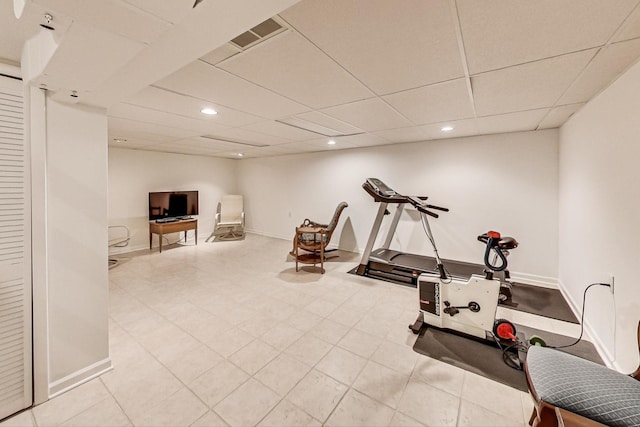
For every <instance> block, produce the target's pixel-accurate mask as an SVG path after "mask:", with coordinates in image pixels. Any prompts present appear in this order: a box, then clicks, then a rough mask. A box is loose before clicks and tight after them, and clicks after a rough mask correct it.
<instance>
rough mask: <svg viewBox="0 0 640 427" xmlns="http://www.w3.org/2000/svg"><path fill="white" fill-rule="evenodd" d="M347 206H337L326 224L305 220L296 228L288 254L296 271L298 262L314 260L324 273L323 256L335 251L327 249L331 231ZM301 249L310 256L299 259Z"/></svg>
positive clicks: (344, 204) (342, 204)
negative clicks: (293, 258)
mask: <svg viewBox="0 0 640 427" xmlns="http://www.w3.org/2000/svg"><path fill="white" fill-rule="evenodd" d="M347 206H349V205H348V204H347V203H346V202H341V203H340V204H338V206H337V207H336V210H335V212H334V213H333V217H332V218H331V221H330V222H329V223H328V224H324V223H320V222H317V221H313V220H310V219H309V218H307V219H305V220H304V221H303V223H302V224H301V225H300V226H299V227H297V228H296V235H295V237H294V238H293V250H292V251H291V252H290V253H291V255H293V256H294V257H295V258H296V270H297V262H298V261H302V262H305V260H315V261H317V262H319V263H320V264H321V268H322V269H323V271H324V261H325V259H326V257H325V254H326V253H327V252H331V251H334V250H335V249H327V246H328V245H329V242H330V241H331V236H332V235H333V231H334V230H335V228H336V226H337V225H338V220H339V219H340V215H341V214H342V211H343V210H344V209H345V208H346V207H347ZM301 249H302V250H304V251H307V252H308V253H310V255H308V256H306V257H302V258H301V256H300V253H299V251H300V250H301ZM313 264H315V262H313Z"/></svg>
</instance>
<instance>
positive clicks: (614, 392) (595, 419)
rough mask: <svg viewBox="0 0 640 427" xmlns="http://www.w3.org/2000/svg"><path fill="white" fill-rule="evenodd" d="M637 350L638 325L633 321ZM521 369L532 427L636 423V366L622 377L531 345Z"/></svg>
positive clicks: (639, 399)
mask: <svg viewBox="0 0 640 427" xmlns="http://www.w3.org/2000/svg"><path fill="white" fill-rule="evenodd" d="M638 346H639V348H638V349H639V351H640V323H639V324H638ZM524 368H525V373H526V377H527V385H528V387H529V392H530V393H531V396H532V397H533V400H534V403H535V406H534V409H533V413H532V414H531V419H530V420H529V424H530V425H532V426H539V427H546V426H552V427H556V426H603V425H605V426H614V427H615V426H637V425H640V367H639V368H638V369H636V371H635V372H634V373H633V374H631V375H624V374H622V373H619V372H617V371H614V370H612V369H609V368H607V367H605V366H602V365H598V364H597V363H593V362H591V361H588V360H584V359H581V358H579V357H577V356H573V355H570V354H568V353H564V352H561V351H558V350H555V349H552V348H546V347H536V346H532V347H530V348H529V351H528V352H527V360H526V362H525V366H524Z"/></svg>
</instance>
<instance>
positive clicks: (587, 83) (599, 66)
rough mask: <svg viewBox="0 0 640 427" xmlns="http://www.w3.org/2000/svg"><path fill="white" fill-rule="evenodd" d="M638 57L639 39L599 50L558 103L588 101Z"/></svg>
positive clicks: (639, 49)
mask: <svg viewBox="0 0 640 427" xmlns="http://www.w3.org/2000/svg"><path fill="white" fill-rule="evenodd" d="M638 56H640V39H636V40H629V41H626V42H621V43H615V44H612V45H609V46H607V47H604V48H602V49H600V51H599V52H598V54H597V55H596V56H595V58H593V60H592V61H591V62H590V63H589V65H587V68H586V69H585V70H584V72H583V73H582V74H581V75H580V76H579V77H578V78H577V79H576V81H575V82H573V84H572V85H571V87H569V89H568V90H567V91H566V92H565V94H564V95H562V98H560V100H559V101H558V103H559V104H575V103H578V102H586V101H588V100H589V99H591V98H592V97H593V96H594V95H595V94H597V93H598V92H600V91H601V90H603V89H604V88H606V87H607V86H609V84H610V83H612V82H613V80H614V79H615V78H616V77H617V76H618V75H620V74H622V73H623V72H624V71H625V70H626V69H627V68H629V66H630V65H632V64H634V63H635V62H636V60H637V58H638Z"/></svg>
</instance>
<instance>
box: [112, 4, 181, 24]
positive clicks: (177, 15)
mask: <svg viewBox="0 0 640 427" xmlns="http://www.w3.org/2000/svg"><path fill="white" fill-rule="evenodd" d="M124 1H125V2H127V3H130V4H132V5H134V6H135V7H137V8H139V9H142V10H146V11H147V12H148V13H151V14H153V15H155V16H157V17H159V18H161V19H163V20H165V21H167V22H172V23H176V22H179V21H181V20H182V18H183V17H184V16H185V15H187V14H188V13H189V12H191V10H192V9H193V7H192V6H193V3H192V2H190V1H158V0H124Z"/></svg>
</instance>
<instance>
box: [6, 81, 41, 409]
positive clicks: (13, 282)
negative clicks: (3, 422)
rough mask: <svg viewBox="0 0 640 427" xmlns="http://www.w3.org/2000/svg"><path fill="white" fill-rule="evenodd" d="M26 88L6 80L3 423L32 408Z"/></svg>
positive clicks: (18, 83) (16, 82)
mask: <svg viewBox="0 0 640 427" xmlns="http://www.w3.org/2000/svg"><path fill="white" fill-rule="evenodd" d="M27 172H28V162H27V157H26V152H25V144H24V105H23V89H22V82H21V81H19V80H15V79H10V78H7V77H4V76H0V419H2V418H4V417H7V416H9V415H11V414H13V413H15V412H17V411H19V410H21V409H23V408H26V407H28V406H31V402H32V395H33V386H32V356H31V354H32V350H31V348H32V347H31V346H32V344H31V331H32V326H31V275H30V271H31V261H30V247H31V246H30V245H31V238H30V209H29V206H30V200H29V191H28V185H27V184H28V173H27Z"/></svg>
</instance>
